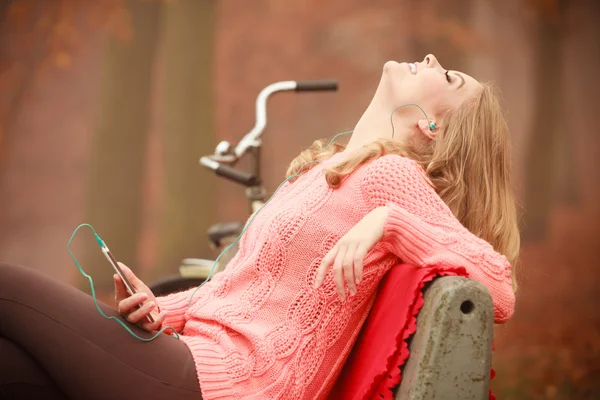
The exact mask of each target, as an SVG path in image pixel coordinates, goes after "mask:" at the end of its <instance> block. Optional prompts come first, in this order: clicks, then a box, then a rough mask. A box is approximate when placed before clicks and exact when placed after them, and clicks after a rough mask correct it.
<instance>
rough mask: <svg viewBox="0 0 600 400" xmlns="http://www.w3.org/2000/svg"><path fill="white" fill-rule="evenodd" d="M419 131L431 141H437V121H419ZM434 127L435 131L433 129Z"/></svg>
mask: <svg viewBox="0 0 600 400" xmlns="http://www.w3.org/2000/svg"><path fill="white" fill-rule="evenodd" d="M418 125H419V130H420V131H421V133H422V134H423V135H425V136H426V137H428V138H429V139H430V140H433V139H435V135H436V132H437V128H436V127H435V121H428V120H426V119H420V120H419V123H418ZM432 127H433V129H432Z"/></svg>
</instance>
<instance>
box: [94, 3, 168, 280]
mask: <svg viewBox="0 0 600 400" xmlns="http://www.w3.org/2000/svg"><path fill="white" fill-rule="evenodd" d="M125 5H126V7H127V10H129V12H130V17H131V19H130V20H131V25H132V26H131V28H132V31H133V39H132V40H131V41H130V42H128V43H121V42H118V41H117V40H116V39H114V38H111V39H109V43H108V48H107V51H106V56H105V60H104V65H103V68H104V81H103V82H102V94H101V96H102V97H101V109H100V113H99V116H98V122H97V126H96V131H95V135H94V142H93V148H92V155H91V160H90V172H89V192H88V200H87V210H86V216H87V222H89V223H90V224H92V225H93V226H94V227H95V228H96V230H97V231H98V234H99V235H100V236H101V237H102V238H103V239H104V240H105V241H106V242H107V245H108V246H109V247H110V249H111V251H112V252H113V253H114V255H115V257H116V258H117V259H118V260H119V261H122V262H124V263H125V264H129V265H131V266H132V267H134V268H135V263H136V246H137V245H138V237H139V234H140V226H141V212H140V210H141V203H142V201H143V195H142V183H143V178H144V166H145V162H144V161H145V156H146V145H147V133H148V125H149V114H150V109H149V107H150V102H149V98H150V94H151V86H152V85H151V83H152V71H153V66H154V59H155V53H156V47H157V39H158V33H159V22H160V21H159V17H160V12H161V4H160V2H158V1H152V2H143V1H138V0H127V1H125ZM84 261H85V264H84V265H83V267H84V268H85V269H87V270H88V271H89V272H92V274H93V276H94V281H95V283H96V288H97V289H98V291H104V290H110V288H111V286H112V275H113V274H112V273H111V270H110V267H109V265H108V263H107V261H106V260H105V259H104V258H103V256H102V253H101V252H100V250H99V249H98V245H97V243H96V242H95V241H94V240H93V239H91V238H90V239H89V240H88V241H87V242H86V247H85V249H84ZM94 271H97V273H93V272H94Z"/></svg>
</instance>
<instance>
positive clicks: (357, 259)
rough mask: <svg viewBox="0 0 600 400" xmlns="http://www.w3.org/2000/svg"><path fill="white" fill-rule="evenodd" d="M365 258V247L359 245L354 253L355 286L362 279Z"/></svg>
mask: <svg viewBox="0 0 600 400" xmlns="http://www.w3.org/2000/svg"><path fill="white" fill-rule="evenodd" d="M366 256H367V247H366V246H364V245H359V246H358V248H357V249H356V253H354V279H355V281H356V284H357V285H358V284H359V283H360V282H361V281H362V278H363V267H364V260H365V257H366Z"/></svg>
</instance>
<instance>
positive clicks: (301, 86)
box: [296, 79, 338, 92]
mask: <svg viewBox="0 0 600 400" xmlns="http://www.w3.org/2000/svg"><path fill="white" fill-rule="evenodd" d="M337 88H338V84H337V80H336V79H323V80H318V81H297V82H296V92H301V91H309V90H310V91H315V90H334V91H335V90H337Z"/></svg>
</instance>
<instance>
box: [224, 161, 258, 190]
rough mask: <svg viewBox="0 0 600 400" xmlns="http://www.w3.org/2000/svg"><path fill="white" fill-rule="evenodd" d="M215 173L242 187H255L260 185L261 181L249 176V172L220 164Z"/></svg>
mask: <svg viewBox="0 0 600 400" xmlns="http://www.w3.org/2000/svg"><path fill="white" fill-rule="evenodd" d="M215 173H216V174H217V175H219V176H222V177H224V178H227V179H231V180H232V181H234V182H237V183H239V184H241V185H245V186H255V185H258V184H259V180H258V179H257V178H256V176H254V175H252V174H249V173H248V172H244V171H239V170H237V169H235V168H232V167H230V166H228V165H223V164H219V166H218V167H217V169H215Z"/></svg>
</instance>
